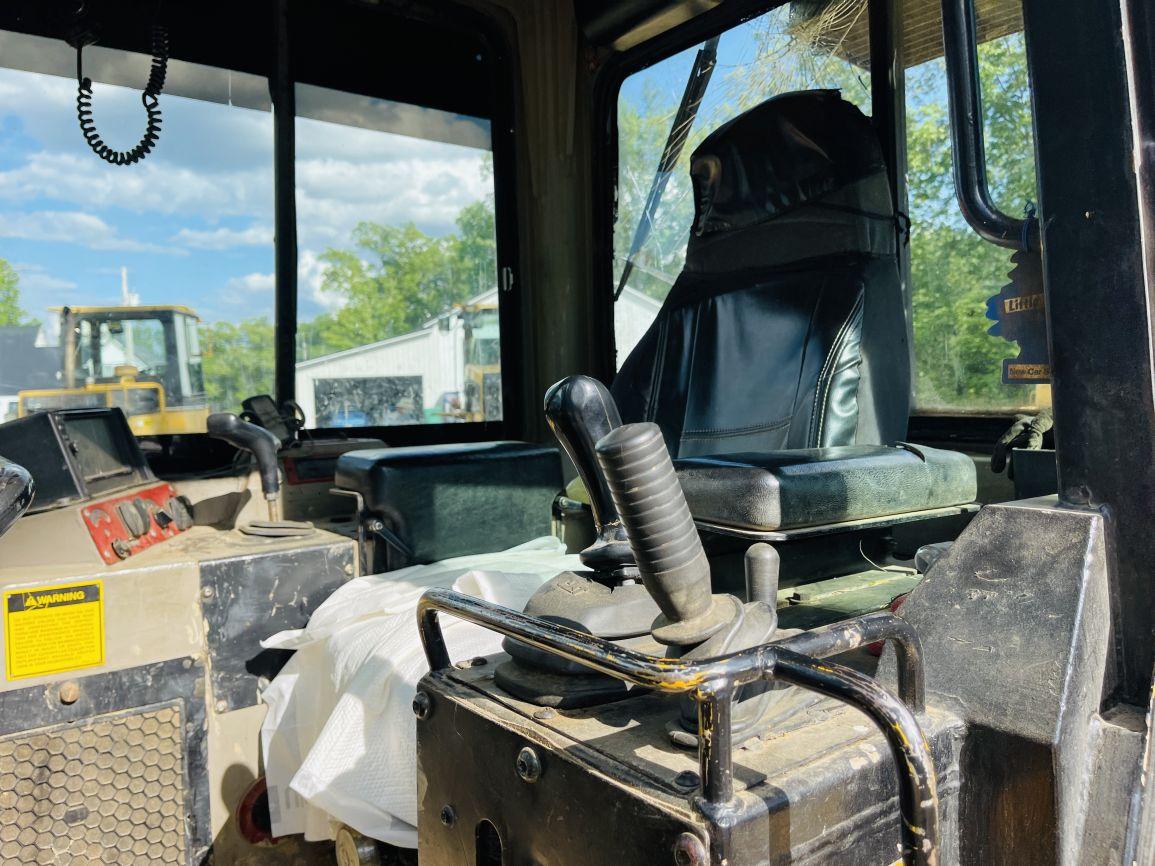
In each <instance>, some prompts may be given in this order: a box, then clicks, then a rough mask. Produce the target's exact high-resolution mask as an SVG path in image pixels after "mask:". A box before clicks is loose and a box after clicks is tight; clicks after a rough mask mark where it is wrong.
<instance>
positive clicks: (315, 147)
mask: <svg viewBox="0 0 1155 866" xmlns="http://www.w3.org/2000/svg"><path fill="white" fill-rule="evenodd" d="M133 59H134V61H136V60H139V58H133ZM143 78H144V74H143V73H142V75H141V80H142V81H143ZM75 99H76V84H75V81H74V80H72V79H69V78H63V77H57V76H53V75H44V74H39V73H33V72H25V71H19V70H13V69H0V258H4V259H6V260H7V261H8V262H9V263H11V264H12V265H13V266H15V267H16V269H17V271H18V272H19V274H20V289H21V293H22V302H23V306H24V307H25V309H26V310H27V311H28V313H29V314H31V315H33V316H36V317H37V318H39V319H41V321H44V322H48V321H49V320H50V319H51V318H52V317H51V314H49V313H47V311H46V307H48V306H56V305H60V304H69V303H71V304H114V303H119V302H120V297H121V288H120V285H121V281H120V269H121V268H122V267H126V268H127V269H128V281H129V288H130V290H131V291H132V292H133V293H135V294H136V295H138V296H139V302H140V303H142V304H156V303H182V304H187V305H189V306H191V307H193V308H194V309H195V310H197V312H198V313H200V314H201V316H202V317H203V318H204V319H206V320H208V321H215V320H222V319H223V320H230V321H238V320H240V319H244V318H250V317H253V316H262V315H263V316H268V317H270V318H271V315H272V309H273V295H272V286H273V279H272V272H273V243H272V238H273V231H272V217H273V187H272V177H273V175H272V164H273V155H272V154H273V141H272V116H271V114H270V113H268V112H267V111H260V110H253V109H248V108H238V107H234V106H230V105H225V104H220V103H214V102H202V101H200V100H194V99H187V98H183V97H180V96H173V95H171V94H165V95H164V96H162V98H161V107H162V110H163V112H164V126H163V131H162V135H161V139H160V142H159V144H158V145H157V147H156V149H155V150H154V152H153V153H152V154H151V155H150V156H149V157H148V158H147V159H145V160H144V161H143V162H141V163H139V164H137V165H135V166H110V165H107V164H105V163H104V162H102V161H100V160H99V159H98V158H97V157H96V156H95V155H94V154H93V153H92V152H91V151H89V149H88V147H87V145H86V144H85V142H84V140H83V138H82V136H81V133H80V131H79V129H78V128H77V122H76V109H75ZM379 105H385V104H383V103H381V104H379ZM95 107H96V117H97V121H98V127H99V130H100V132H101V134H102V135H103V136H104V138H105V140H106V141H108V142H109V143H110V144H111V145H113V146H114V147H118V148H128V147H131V146H132V145H133V144H135V142H136V139H137V137H138V136H139V135H140V132H141V129H142V126H143V111H142V109H141V105H140V101H139V92H138V91H136V90H132V89H128V88H122V87H114V86H110V85H101V84H98V85H97V86H96V98H95ZM382 110H383V111H387V110H388V108H387V106H386V107H385V108H383V109H382ZM429 114H431V115H432V114H439V113H435V112H429ZM442 117H443V118H448V121H445V122H460V121H461V120H462V119H460V118H455V117H454V116H452V115H444V116H442ZM434 120H435V121H441V118H434ZM469 120H471V119H469ZM471 122H473V123H474V124H475V125H480V126H481V127H484V126H485V124H484V122H477V121H471ZM474 137H475V138H476V136H474ZM297 156H298V159H297V177H298V210H299V220H298V222H299V227H298V235H299V249H300V262H299V264H300V267H299V279H300V286H301V288H300V297H301V313H302V316H303V317H305V318H308V317H310V316H313V315H316V314H317V313H319V312H321V311H323V310H325V309H326V308H328V307H331V306H333V305H334V304H336V303H337V300H336V299H334V298H331V297H326V296H325V295H324V294H323V293H321V291H320V279H321V276H322V271H323V268H322V265H321V264H320V263H319V262H318V259H317V257H318V255H319V254H320V253H321V252H322V251H323V250H324V249H325V248H327V247H329V246H334V245H335V246H346V245H347V240H348V237H349V233H350V231H351V230H352V228H353V226H354V225H355V224H356V223H357V222H358V221H359V220H375V221H380V222H387V223H394V224H396V223H401V222H405V221H408V220H412V221H414V222H415V223H417V225H418V226H419V227H421V228H422V229H423V230H425V231H427V232H430V233H434V234H443V233H445V232H448V231H452V230H453V220H454V218H455V217H456V215H457V213H458V212H459V211H460V210H461V208H462V207H464V206H465V205H467V204H469V203H470V202H473V201H477V200H479V199H480V198H482V197H483V196H484V195H485V194H486V193H487V192H488V189H489V186H488V185H489V183H491V182H489V181H486V180H484V179H483V177H482V172H481V165H482V162H483V161H484V158H485V151H484V150H481V149H479V148H476V147H467V146H461V145H455V144H447V143H443V142H440V141H426V140H422V139H420V138H415V137H411V136H406V135H395V134H389V133H384V132H380V131H377V130H372V129H359V128H356V127H352V126H347V125H343V124H338V123H330V122H323V121H319V120H311V119H299V120H298V123H297Z"/></svg>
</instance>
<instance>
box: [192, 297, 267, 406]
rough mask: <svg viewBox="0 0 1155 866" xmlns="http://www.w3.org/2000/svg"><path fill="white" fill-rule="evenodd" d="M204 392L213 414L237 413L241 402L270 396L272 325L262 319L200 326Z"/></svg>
mask: <svg viewBox="0 0 1155 866" xmlns="http://www.w3.org/2000/svg"><path fill="white" fill-rule="evenodd" d="M200 342H201V358H202V362H201V363H202V364H203V369H204V378H205V390H206V392H207V394H208V401H209V406H210V407H211V408H212V409H213V411H222V410H232V411H240V408H241V400H243V399H244V398H245V397H250V396H252V395H253V394H271V393H272V392H273V365H274V360H273V359H274V350H275V343H274V339H273V324H272V322H270V321H269V320H268V319H265V318H253V319H246V320H244V321H241V322H238V323H236V324H233V323H231V322H213V323H212V324H202V325H201V326H200Z"/></svg>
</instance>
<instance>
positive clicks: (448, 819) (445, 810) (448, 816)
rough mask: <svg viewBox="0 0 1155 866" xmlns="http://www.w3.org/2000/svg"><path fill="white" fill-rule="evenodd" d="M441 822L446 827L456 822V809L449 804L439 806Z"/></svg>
mask: <svg viewBox="0 0 1155 866" xmlns="http://www.w3.org/2000/svg"><path fill="white" fill-rule="evenodd" d="M441 823H442V824H444V825H445V826H446V827H452V826H453V825H454V824H456V823H457V810H455V809H454V808H453V807H452V806H450V805H449V804H446V805H444V806H442V807H441Z"/></svg>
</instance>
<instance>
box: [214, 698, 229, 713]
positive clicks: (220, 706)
mask: <svg viewBox="0 0 1155 866" xmlns="http://www.w3.org/2000/svg"><path fill="white" fill-rule="evenodd" d="M213 706H214V707H215V709H216V711H217V712H218V713H227V712H228V711H229V702H228V701H226V700H219V701H217V702H216V704H214V705H213Z"/></svg>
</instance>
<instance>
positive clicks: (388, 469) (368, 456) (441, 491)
mask: <svg viewBox="0 0 1155 866" xmlns="http://www.w3.org/2000/svg"><path fill="white" fill-rule="evenodd" d="M336 485H337V486H338V487H340V488H342V489H345V490H355V491H357V492H358V493H360V494H361V496H362V497H363V498H364V500H365V508H366V510H367V511H369V512H371V513H372V514H373V515H375V516H377V517H379V518H380V519H381V520H382V521H384V523H385V525H386V526H387V527H388V528H389V530H390V531H391V532H392V533H393V534H394V535H396V536H397V537H398V538H399V539H400V540H401V541H402V542H403V543H404V544H405V545H406V546H407V547H408V548H409V552H410V557H409V558H410V559H411V560H412V561H414V562H435V561H438V560H441V559H448V558H450V557H454V556H464V555H465V554H469V553H493V552H495V551H498V550H505V549H507V548H510V547H513V546H514V545H517V544H522V543H524V542H526V541H530V540H531V539H533V538H537V537H539V536H542V535H548V534H549V531H550V517H551V512H550V509H551V506H552V504H553V500H554V498H555V497H556V496H557V494H558V492H559V491H560V490H561V489H562V474H561V458H560V455H559V454H558V450H557V448H556V447H552V446H543V445H534V444H531V443H528V442H476V443H466V444H460V445H424V446H415V447H409V448H375V449H370V450H366V451H350V452H348V453H347V454H343V455H341V457H340V458H339V459H338V460H337V471H336Z"/></svg>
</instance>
